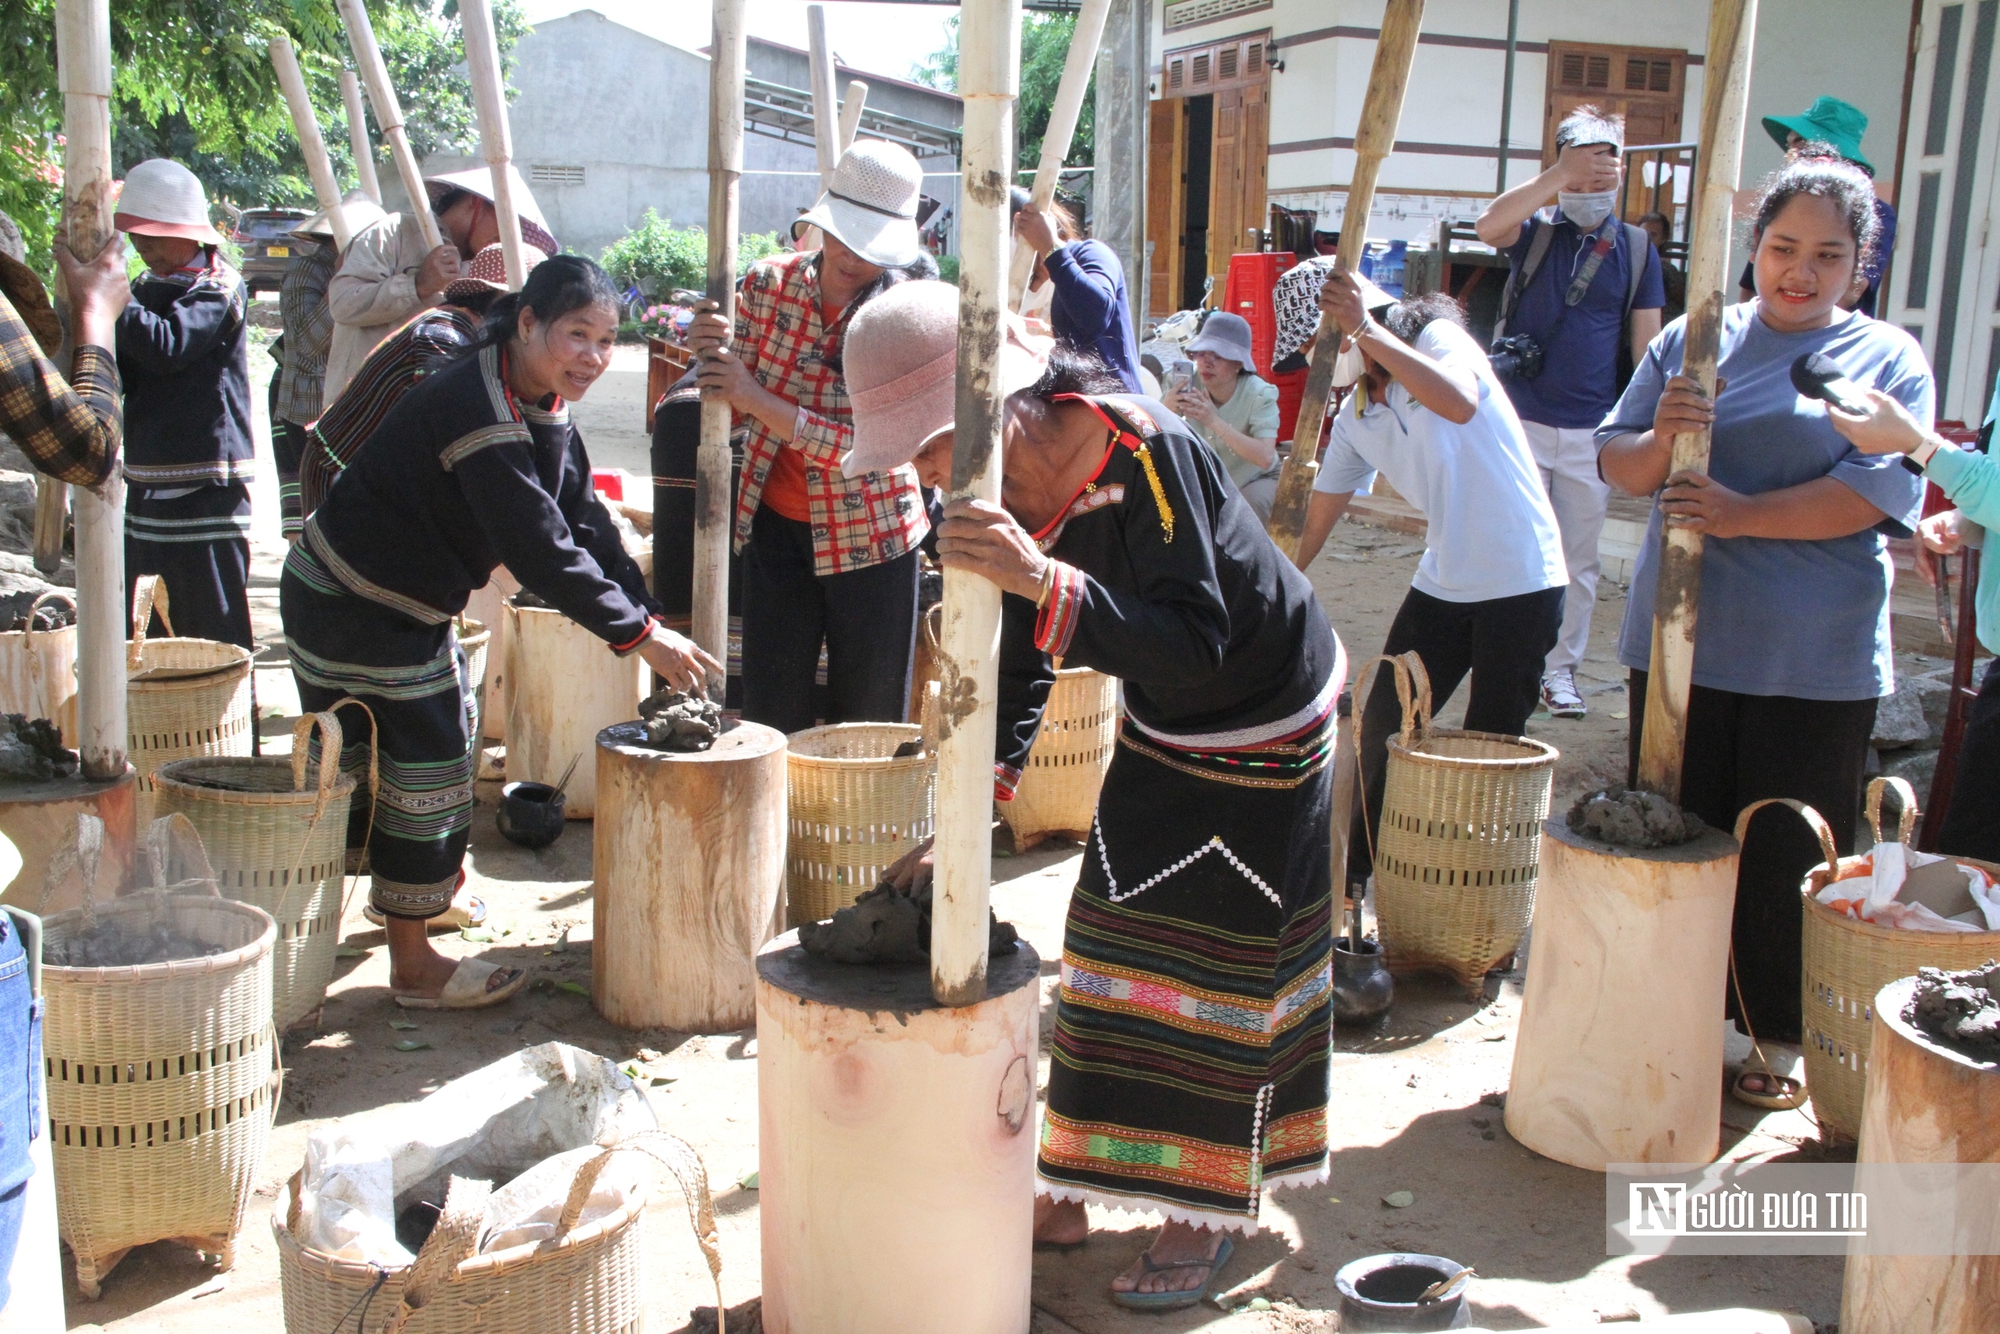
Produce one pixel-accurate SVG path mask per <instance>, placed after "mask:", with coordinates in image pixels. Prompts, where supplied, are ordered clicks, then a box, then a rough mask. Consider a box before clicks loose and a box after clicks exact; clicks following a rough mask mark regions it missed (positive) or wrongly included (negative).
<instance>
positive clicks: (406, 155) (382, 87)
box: [335, 0, 444, 250]
mask: <svg viewBox="0 0 2000 1334" xmlns="http://www.w3.org/2000/svg"><path fill="white" fill-rule="evenodd" d="M335 3H336V4H338V5H339V6H340V18H341V21H342V22H343V23H345V24H346V25H347V44H348V45H349V46H350V47H352V48H353V50H354V63H355V65H356V67H357V68H359V69H360V71H361V80H362V82H363V83H365V84H367V86H368V104H369V105H370V106H372V107H374V108H375V124H376V125H377V126H378V127H379V128H380V129H381V131H382V138H383V140H384V141H385V142H386V143H387V144H388V145H389V156H390V158H391V159H392V160H393V161H394V162H395V164H396V175H397V176H398V177H399V178H401V180H402V182H403V193H404V194H406V195H408V196H409V197H410V212H411V214H413V215H414V216H415V217H416V220H417V226H418V228H419V229H420V230H421V231H422V232H423V235H424V244H425V245H427V246H429V247H430V248H431V249H433V250H435V249H437V247H439V246H441V245H443V244H444V236H443V233H441V232H440V231H439V230H438V223H437V218H436V217H435V216H434V215H433V214H432V213H431V201H430V195H429V194H428V193H427V192H426V191H425V190H424V174H423V172H422V171H421V170H419V169H418V167H417V155H416V154H415V153H414V152H412V151H411V150H410V137H409V136H408V135H407V134H405V133H404V132H403V104H402V103H401V102H400V101H398V100H397V98H396V88H395V85H394V84H392V83H390V82H389V67H388V66H387V65H386V64H384V63H383V61H382V48H381V47H379V46H377V45H376V44H375V28H374V26H373V25H372V24H370V23H369V21H368V10H367V7H366V6H365V5H364V4H363V3H362V0H335Z"/></svg>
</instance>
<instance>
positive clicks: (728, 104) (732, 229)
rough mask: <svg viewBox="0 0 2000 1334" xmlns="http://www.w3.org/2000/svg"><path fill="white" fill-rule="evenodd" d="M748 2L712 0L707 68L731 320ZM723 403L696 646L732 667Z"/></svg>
mask: <svg viewBox="0 0 2000 1334" xmlns="http://www.w3.org/2000/svg"><path fill="white" fill-rule="evenodd" d="M747 4H748V0H715V29H714V34H713V37H712V39H711V41H710V43H709V48H708V50H709V58H710V63H709V67H708V299H709V300H711V301H713V302H715V306H716V310H717V312H718V313H719V314H720V315H721V316H722V318H723V320H724V321H725V322H727V323H728V324H729V325H731V326H732V327H733V326H734V324H735V322H736V228H737V221H738V219H737V192H738V187H739V184H740V182H741V180H742V178H743V62H744V52H745V45H746V36H745V23H744V17H745V9H746V7H747ZM731 422H732V416H731V413H730V409H729V404H728V403H726V402H724V401H723V400H721V399H713V398H708V397H705V396H704V397H703V399H702V400H701V442H700V444H699V445H697V446H696V447H695V455H694V605H693V608H692V611H693V620H694V626H693V629H694V642H695V643H697V644H699V645H701V647H702V648H704V649H706V650H707V651H708V652H709V654H710V655H711V656H712V657H713V658H714V659H715V660H716V661H717V662H720V663H723V664H725V665H726V664H727V663H728V662H729V539H730V510H731V509H732V507H733V504H732V502H733V500H734V496H733V494H732V491H731V487H730V479H729V473H730V455H729V433H730V428H731ZM727 689H728V678H727V677H726V676H722V675H714V674H712V675H710V677H709V679H708V693H709V697H710V698H712V699H721V698H723V696H724V694H725V692H726V691H727Z"/></svg>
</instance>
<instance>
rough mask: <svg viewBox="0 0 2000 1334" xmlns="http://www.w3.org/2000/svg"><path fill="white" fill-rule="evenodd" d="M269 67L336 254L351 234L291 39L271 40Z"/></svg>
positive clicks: (279, 38) (343, 246)
mask: <svg viewBox="0 0 2000 1334" xmlns="http://www.w3.org/2000/svg"><path fill="white" fill-rule="evenodd" d="M270 46H271V67H272V68H273V69H275V70H277V72H278V91H280V92H282V93H283V94H284V95H285V106H286V107H287V108H289V109H290V111H291V113H292V130H293V131H294V132H295V133H296V134H297V135H298V137H299V153H300V154H301V155H302V156H303V157H304V158H305V160H306V175H307V176H309V177H311V178H312V188H313V198H315V199H317V200H318V201H319V206H320V208H321V209H323V210H325V212H326V223H327V226H328V228H330V229H331V230H332V232H333V245H334V249H335V250H336V251H342V252H344V251H345V250H346V249H347V243H348V242H349V241H352V240H353V239H354V233H353V232H351V231H349V230H348V228H347V216H346V214H345V212H344V211H343V210H342V209H341V207H340V182H339V181H337V180H335V179H334V176H333V159H331V158H329V157H328V156H327V153H326V139H325V137H324V136H323V135H321V134H320V132H319V117H318V116H316V115H315V114H314V113H313V104H312V96H311V95H310V94H309V93H307V92H306V76H305V73H304V72H303V71H302V70H300V69H299V57H298V53H297V52H295V51H293V50H292V39H291V38H289V37H287V36H285V35H284V34H283V33H279V34H278V35H277V36H276V37H273V38H272V39H271V43H270Z"/></svg>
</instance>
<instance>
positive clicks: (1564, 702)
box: [1542, 667, 1589, 718]
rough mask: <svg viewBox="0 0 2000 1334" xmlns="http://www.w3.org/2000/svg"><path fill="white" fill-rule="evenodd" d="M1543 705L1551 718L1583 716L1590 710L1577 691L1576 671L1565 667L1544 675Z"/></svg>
mask: <svg viewBox="0 0 2000 1334" xmlns="http://www.w3.org/2000/svg"><path fill="white" fill-rule="evenodd" d="M1542 707H1543V708H1545V709H1547V710H1548V711H1549V716H1550V717H1551V718H1581V717H1583V716H1584V714H1585V713H1587V712H1589V710H1587V709H1586V708H1585V707H1584V704H1583V696H1582V695H1580V694H1578V693H1577V689H1576V673H1575V672H1572V671H1571V670H1570V669H1569V668H1567V667H1564V668H1561V669H1560V670H1557V671H1553V672H1545V673H1544V674H1543V675H1542Z"/></svg>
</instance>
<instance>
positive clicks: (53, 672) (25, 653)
mask: <svg viewBox="0 0 2000 1334" xmlns="http://www.w3.org/2000/svg"><path fill="white" fill-rule="evenodd" d="M47 602H65V603H68V604H69V608H70V610H71V611H72V612H74V611H75V610H76V599H75V598H73V597H71V596H70V595H69V594H68V593H67V592H65V591H64V590H62V589H60V588H52V589H50V590H49V591H48V592H46V593H44V594H42V595H41V596H40V597H38V598H36V599H35V600H34V601H33V602H32V603H30V604H29V606H28V616H27V620H28V625H29V626H30V627H33V625H34V623H35V613H36V612H37V611H40V610H41V608H42V605H43V604H44V603H47ZM0 713H19V714H25V715H26V716H27V717H29V718H46V719H48V720H49V721H50V722H51V723H54V724H55V725H56V728H57V729H58V730H59V731H60V732H61V733H62V738H63V744H64V745H65V746H71V747H74V746H75V745H76V736H77V733H76V622H75V620H74V618H72V620H71V622H70V624H68V625H59V626H57V627H56V628H55V629H53V630H36V629H33V628H30V629H26V630H7V631H4V632H0Z"/></svg>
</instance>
